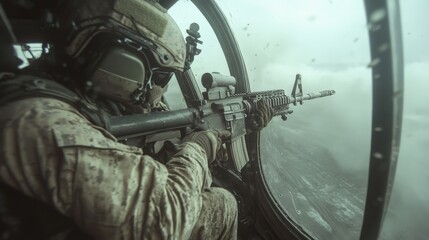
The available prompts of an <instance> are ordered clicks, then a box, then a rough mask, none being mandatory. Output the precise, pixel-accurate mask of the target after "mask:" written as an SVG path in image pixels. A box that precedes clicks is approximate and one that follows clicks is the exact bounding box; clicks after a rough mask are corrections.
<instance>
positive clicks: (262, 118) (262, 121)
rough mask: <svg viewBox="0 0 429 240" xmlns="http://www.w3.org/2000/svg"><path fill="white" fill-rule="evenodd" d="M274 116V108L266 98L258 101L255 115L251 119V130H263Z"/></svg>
mask: <svg viewBox="0 0 429 240" xmlns="http://www.w3.org/2000/svg"><path fill="white" fill-rule="evenodd" d="M273 116H274V109H273V108H272V107H270V105H268V103H267V102H266V101H265V99H261V100H259V101H257V102H256V106H255V110H254V113H253V116H252V117H251V119H250V121H249V127H250V129H251V130H256V131H261V130H262V129H263V128H264V127H266V126H267V125H268V123H269V122H270V121H271V119H272V118H273Z"/></svg>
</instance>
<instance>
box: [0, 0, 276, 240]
mask: <svg viewBox="0 0 429 240" xmlns="http://www.w3.org/2000/svg"><path fill="white" fill-rule="evenodd" d="M52 13H53V15H52V16H51V15H49V14H48V16H47V19H49V17H51V18H52V22H51V25H52V26H54V25H55V26H54V27H52V29H51V31H49V36H48V37H49V41H50V45H49V52H48V53H44V54H43V55H42V57H41V58H40V59H39V60H37V61H35V62H34V63H32V64H31V65H30V66H29V67H27V68H26V69H25V71H21V72H15V73H3V74H1V81H0V84H1V86H0V88H1V89H2V90H1V99H0V105H1V107H0V126H1V129H2V130H1V134H0V143H1V149H2V150H1V152H0V181H1V182H2V183H4V184H5V185H7V186H8V187H10V188H11V189H8V190H7V192H10V193H11V194H12V195H14V196H15V198H16V199H18V200H17V201H16V202H14V204H15V203H16V204H18V203H21V205H19V206H23V209H24V210H22V209H21V211H20V209H15V210H16V211H15V212H14V211H8V210H4V209H3V210H1V209H0V210H1V211H3V215H2V216H1V221H2V224H3V226H4V225H6V226H9V230H8V231H9V232H7V233H6V235H5V233H4V234H3V238H4V239H7V237H8V236H9V239H11V238H12V237H11V236H13V234H16V236H18V235H19V234H21V233H18V232H22V230H21V229H19V228H18V227H21V225H25V224H21V225H20V223H19V222H18V223H17V221H15V220H16V219H17V218H16V217H15V216H13V214H14V213H16V212H26V211H35V212H36V213H33V214H30V215H32V216H33V217H34V216H35V217H34V218H37V219H42V220H40V221H41V222H40V224H38V225H37V223H35V226H38V227H37V228H43V229H36V227H34V226H33V227H32V229H35V230H34V231H35V232H34V233H30V235H29V236H32V235H33V239H37V238H41V239H70V238H73V237H74V238H77V239H82V238H83V234H81V233H80V231H83V232H84V233H86V234H87V235H88V236H89V237H90V238H95V239H236V237H237V236H236V235H237V206H236V201H235V198H234V196H233V195H232V194H231V193H229V192H228V191H226V190H225V189H221V188H214V187H211V186H210V185H211V175H210V172H209V170H208V162H210V161H212V160H213V159H214V158H215V156H216V153H217V151H218V150H219V148H220V145H221V144H222V140H223V139H224V138H227V137H228V133H226V132H218V131H204V132H196V133H193V134H191V135H188V136H186V137H185V138H184V139H183V143H181V144H180V145H179V146H178V149H179V150H178V151H177V152H176V153H175V154H174V156H172V158H171V159H169V160H168V162H167V163H165V164H162V163H160V162H159V161H157V160H155V159H153V158H152V157H150V156H148V155H145V153H144V152H143V150H142V149H141V148H138V147H133V146H128V145H124V144H122V143H120V142H118V141H117V139H116V138H115V137H114V136H112V135H111V134H110V133H109V132H108V131H107V130H105V128H104V127H105V126H104V124H105V121H104V119H105V116H110V115H124V114H132V113H136V112H142V111H146V112H150V110H151V109H153V108H154V107H159V106H161V107H163V108H165V106H162V103H161V102H160V94H162V92H163V87H165V85H166V83H167V82H168V80H169V78H170V77H171V76H172V74H173V73H174V72H175V71H184V65H185V54H186V53H185V44H184V41H183V37H182V35H181V33H180V30H179V29H178V27H177V25H176V24H175V22H174V21H173V20H172V19H171V17H170V16H169V15H168V14H167V11H166V10H165V9H163V8H162V7H161V6H160V5H159V4H158V3H156V1H137V0H135V1H125V0H109V1H104V0H103V1H102V0H93V1H86V0H78V1H60V3H59V4H58V6H57V7H56V8H52ZM149 86H150V87H149ZM142 106H144V107H145V108H142ZM268 112H269V113H270V114H271V111H268ZM148 114H150V113H148ZM270 114H267V110H266V109H264V111H262V112H261V114H260V116H261V118H262V120H260V121H262V122H263V124H262V125H266V123H267V122H268V121H269V120H270V119H271V117H272V114H271V115H270ZM5 191H6V190H5ZM15 191H17V192H18V193H16V192H15ZM22 193H23V194H24V195H25V196H26V197H24V196H21V194H22ZM27 197H29V198H30V199H31V200H29V199H27ZM12 199H13V198H12ZM0 200H2V201H7V200H8V199H7V198H6V199H3V198H2V199H0ZM14 204H12V205H14ZM9 205H10V200H9ZM16 206H18V205H16ZM45 206H48V207H45ZM50 208H53V209H55V211H54V212H50V210H49V209H50ZM1 211H0V212H1ZM37 211H39V212H37ZM56 212H59V213H60V214H61V216H65V217H66V218H62V217H61V216H60V215H56ZM48 213H49V215H48V216H45V215H47V214H48ZM24 214H26V213H24ZM42 215H43V216H42ZM34 218H32V219H33V220H34ZM59 219H61V220H59ZM68 219H71V221H72V222H73V224H74V225H76V226H77V227H78V229H79V231H76V229H75V228H73V227H71V224H70V222H69V220H68ZM18 220H19V219H18ZM38 221H39V220H38ZM14 224H15V225H14ZM14 231H15V232H14ZM36 232H37V234H36ZM4 236H6V238H5V237H4Z"/></svg>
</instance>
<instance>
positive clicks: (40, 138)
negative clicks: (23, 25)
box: [0, 97, 211, 239]
mask: <svg viewBox="0 0 429 240" xmlns="http://www.w3.org/2000/svg"><path fill="white" fill-rule="evenodd" d="M0 126H1V128H2V131H1V133H0V134H1V135H0V142H1V151H0V181H1V182H3V183H5V184H7V185H9V186H11V187H12V188H14V189H17V190H18V191H19V192H22V193H24V194H25V195H27V196H29V197H31V198H35V199H38V200H41V201H42V202H44V203H46V204H48V205H50V206H52V207H54V208H55V209H57V210H58V211H59V212H61V213H62V214H63V215H65V216H67V217H69V218H71V219H73V221H74V223H75V224H77V226H78V227H79V228H81V229H82V230H84V231H85V232H87V233H89V234H90V235H91V236H92V237H94V238H96V239H187V238H189V236H190V234H191V231H192V229H193V227H194V226H195V224H196V222H197V220H198V216H199V213H200V209H201V206H202V200H201V192H202V190H203V189H204V188H208V187H209V186H210V183H211V176H210V173H209V170H208V166H207V157H206V154H205V152H204V150H203V149H202V148H201V147H200V146H199V145H197V144H195V143H186V144H183V145H182V146H181V149H182V150H181V151H179V152H178V153H177V154H176V155H175V156H174V157H173V158H172V159H171V160H170V161H169V162H168V163H167V164H166V165H163V164H161V163H159V162H157V161H155V160H154V159H152V158H151V157H149V156H147V155H143V152H142V150H141V149H140V148H137V147H132V146H127V145H124V144H121V143H118V142H117V141H116V139H115V137H113V136H112V135H111V134H109V133H108V132H107V131H105V130H104V129H102V128H100V127H97V126H95V125H93V124H91V123H90V122H89V121H88V120H87V119H86V118H85V117H84V116H83V115H82V114H81V113H80V112H79V111H77V110H76V109H75V108H74V107H72V106H71V105H69V104H67V103H65V102H62V101H59V100H56V99H52V98H43V97H39V98H28V99H24V100H19V101H15V102H12V103H9V104H7V105H6V106H2V107H1V108H0Z"/></svg>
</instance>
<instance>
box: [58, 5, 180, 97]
mask: <svg viewBox="0 0 429 240" xmlns="http://www.w3.org/2000/svg"><path fill="white" fill-rule="evenodd" d="M57 16H58V24H59V26H60V27H59V28H60V29H61V31H62V32H61V35H62V37H61V38H60V39H61V43H58V44H60V45H62V49H63V54H64V55H66V56H67V58H68V59H69V60H70V61H69V62H71V63H72V64H74V65H76V66H75V67H74V69H78V70H77V71H78V72H77V75H78V76H77V77H79V76H80V77H82V78H84V79H83V81H84V83H85V86H86V88H87V89H88V90H89V91H91V92H93V93H95V94H99V95H102V96H104V97H107V98H110V99H113V100H115V101H119V102H122V103H126V104H128V103H141V102H143V101H144V98H145V95H146V94H145V93H146V91H148V90H149V89H150V88H151V85H152V84H155V85H158V86H161V87H163V86H165V85H166V84H167V83H168V81H169V80H170V78H171V76H172V75H173V73H174V72H175V71H183V70H184V65H185V56H186V47H185V42H184V38H183V35H182V34H181V32H180V29H179V28H178V26H177V24H176V23H175V22H174V20H173V19H172V18H171V17H170V16H169V14H168V13H167V10H166V9H164V8H163V7H162V6H161V5H160V4H158V2H157V1H156V0H72V1H65V2H63V3H62V4H60V8H59V10H58V14H57ZM75 75H76V74H75Z"/></svg>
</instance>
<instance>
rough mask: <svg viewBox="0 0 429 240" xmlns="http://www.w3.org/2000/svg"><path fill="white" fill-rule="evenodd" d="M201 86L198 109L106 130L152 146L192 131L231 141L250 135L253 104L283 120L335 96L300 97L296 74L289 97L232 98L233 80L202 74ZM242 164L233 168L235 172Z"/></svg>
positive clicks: (115, 122)
mask: <svg viewBox="0 0 429 240" xmlns="http://www.w3.org/2000/svg"><path fill="white" fill-rule="evenodd" d="M202 84H203V86H204V87H205V88H206V92H204V93H203V96H204V100H203V101H202V102H201V103H200V104H198V106H193V107H189V108H186V109H180V110H173V111H165V112H153V113H151V114H135V115H129V116H120V117H111V118H110V119H109V120H108V124H107V126H106V127H107V129H108V131H109V132H111V133H112V134H113V135H114V136H116V137H117V138H118V139H119V140H125V139H127V138H134V137H139V136H146V142H155V141H160V140H166V139H169V138H172V137H171V136H176V137H181V136H183V135H185V134H186V133H188V132H189V131H190V130H192V129H226V130H229V131H230V132H231V141H234V139H238V138H241V137H242V136H243V135H245V134H246V133H248V132H251V130H250V128H249V123H250V121H251V119H252V115H253V112H254V109H255V105H256V102H257V101H259V100H261V99H265V101H266V102H267V103H268V104H269V105H270V106H271V107H272V108H273V109H274V111H275V113H274V115H275V116H281V118H282V119H283V120H286V119H287V115H289V114H291V113H292V110H290V109H289V105H290V104H293V105H297V104H298V103H299V104H302V103H303V101H305V100H310V99H314V98H320V97H326V96H331V95H333V94H335V91H334V90H325V91H321V92H319V93H309V94H305V95H304V94H303V92H302V80H301V75H300V74H297V75H296V79H295V84H294V86H293V90H292V94H291V96H290V97H289V96H286V95H285V93H284V90H281V89H280V90H271V91H262V92H253V93H243V94H235V88H234V86H235V84H236V80H235V78H234V77H232V76H225V75H221V74H219V73H205V74H204V75H203V76H202ZM244 164H245V163H242V164H235V165H236V166H235V168H236V170H239V169H241V167H242V166H243V165H244Z"/></svg>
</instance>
